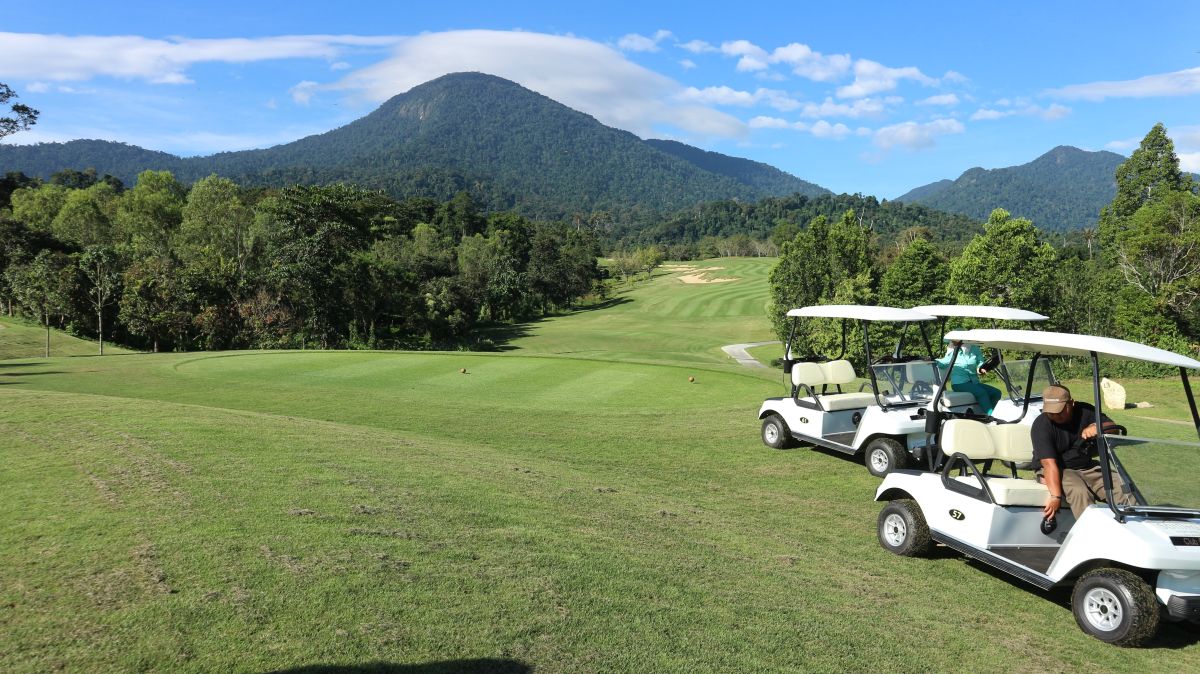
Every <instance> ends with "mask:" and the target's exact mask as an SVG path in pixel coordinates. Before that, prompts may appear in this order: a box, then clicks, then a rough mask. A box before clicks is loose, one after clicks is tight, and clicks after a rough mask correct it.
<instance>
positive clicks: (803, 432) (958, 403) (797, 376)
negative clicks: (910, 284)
mask: <svg viewBox="0 0 1200 674" xmlns="http://www.w3.org/2000/svg"><path fill="white" fill-rule="evenodd" d="M787 315H788V317H789V318H791V319H792V322H791V331H790V334H789V336H788V340H787V344H786V346H785V352H784V353H785V357H784V372H785V374H786V376H788V377H789V380H790V388H791V395H789V396H788V397H781V398H768V399H766V400H765V401H763V404H762V407H760V408H759V411H758V418H759V419H760V420H762V440H763V443H765V444H766V445H767V446H769V447H774V448H776V449H783V448H785V447H789V446H791V445H792V444H794V443H795V442H796V441H799V442H802V443H808V444H812V445H817V446H820V447H825V448H827V449H832V450H835V451H839V452H843V453H846V454H851V455H855V454H858V453H859V452H862V454H863V463H865V464H866V466H867V470H869V471H870V472H871V474H873V475H875V476H877V477H882V476H883V475H886V474H887V473H888V472H889V471H891V470H894V469H896V468H903V467H904V466H906V465H908V463H909V458H910V457H912V458H914V459H917V460H923V459H927V457H926V456H925V453H924V450H925V447H926V446H927V444H928V437H929V435H928V433H927V432H926V424H925V419H924V414H925V411H926V410H925V408H926V407H928V405H929V404H930V403H931V402H932V401H933V399H934V394H935V393H937V392H938V384H939V382H940V381H941V380H942V378H943V377H942V373H941V371H940V370H939V368H938V366H937V364H936V363H934V362H933V354H932V353H930V352H929V340H928V335H927V334H925V330H924V324H927V323H928V322H930V321H933V320H934V318H933V317H932V316H930V315H929V314H925V313H921V312H919V311H913V310H911V309H897V308H893V307H870V306H861V305H817V306H810V307H802V308H800V309H792V310H791V311H788V313H787ZM812 318H833V319H841V320H842V354H841V355H839V356H838V357H836V358H823V357H812V358H807V359H800V358H797V355H796V351H795V350H796V348H797V339H796V338H797V327H798V324H799V322H800V320H801V319H812ZM854 322H856V323H858V324H859V325H860V326H861V328H862V339H863V343H864V346H865V349H866V358H867V362H868V363H870V364H871V365H870V366H869V367H868V368H867V377H866V379H867V380H866V382H864V383H862V384H860V385H859V390H857V391H844V390H843V387H849V386H851V385H853V384H854V382H855V381H857V376H856V373H855V371H854V367H853V365H851V363H850V361H848V360H845V359H844V358H843V356H844V355H845V345H846V338H847V332H848V330H847V326H848V325H849V324H850V323H854ZM873 322H885V323H895V324H898V325H899V327H900V329H901V334H900V338H899V340H898V343H897V345H896V348H895V350H894V351H893V352H892V354H891V355H889V356H884V357H882V358H879V359H878V360H876V359H874V358H873V356H872V351H871V338H870V330H869V324H870V323H873ZM913 325H916V326H917V327H918V329H920V331H921V334H922V337H923V339H922V340H921V341H922V342H923V343H922V344H921V345H920V346H921V347H922V348H923V350H924V354H923V355H918V356H905V355H903V351H904V344H905V335H906V334H907V333H908V330H909V328H910V327H911V326H913ZM941 400H942V401H944V406H945V407H946V408H947V409H949V410H951V411H954V412H957V413H960V414H969V413H971V412H972V411H973V409H972V406H975V405H977V403H976V401H975V396H973V395H971V394H970V393H965V392H951V391H946V392H945V393H944V394H943V395H942V397H941Z"/></svg>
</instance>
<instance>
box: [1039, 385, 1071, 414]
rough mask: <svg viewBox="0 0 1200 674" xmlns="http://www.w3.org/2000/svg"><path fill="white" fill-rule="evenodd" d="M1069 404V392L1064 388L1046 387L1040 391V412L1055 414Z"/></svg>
mask: <svg viewBox="0 0 1200 674" xmlns="http://www.w3.org/2000/svg"><path fill="white" fill-rule="evenodd" d="M1069 402H1071V392H1070V391H1068V390H1067V387H1065V386H1047V387H1046V388H1044V389H1042V412H1049V413H1050V414H1057V413H1059V412H1061V411H1063V408H1064V407H1066V406H1067V403H1069Z"/></svg>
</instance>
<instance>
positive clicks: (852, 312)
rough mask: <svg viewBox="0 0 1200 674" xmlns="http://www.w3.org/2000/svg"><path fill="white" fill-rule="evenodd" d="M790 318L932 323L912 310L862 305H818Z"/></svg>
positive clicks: (922, 314)
mask: <svg viewBox="0 0 1200 674" xmlns="http://www.w3.org/2000/svg"><path fill="white" fill-rule="evenodd" d="M787 315H788V316H789V317H791V318H849V319H852V320H856V321H889V322H898V323H904V322H914V321H932V320H935V319H934V317H933V316H931V315H929V314H926V313H922V312H920V311H914V310H912V309H897V308H896V307H869V306H865V305H862V304H819V305H815V306H811V307H800V308H799V309H792V310H791V311H789V312H787Z"/></svg>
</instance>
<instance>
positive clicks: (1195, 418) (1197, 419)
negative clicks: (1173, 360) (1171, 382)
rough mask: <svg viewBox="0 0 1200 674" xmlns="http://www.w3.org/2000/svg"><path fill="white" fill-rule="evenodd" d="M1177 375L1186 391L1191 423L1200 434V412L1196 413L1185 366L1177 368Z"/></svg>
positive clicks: (1199, 434)
mask: <svg viewBox="0 0 1200 674" xmlns="http://www.w3.org/2000/svg"><path fill="white" fill-rule="evenodd" d="M1179 376H1180V378H1182V379H1183V390H1184V391H1186V392H1187V401H1188V407H1189V408H1191V410H1192V424H1193V425H1194V426H1195V427H1196V435H1198V436H1200V414H1197V413H1196V397H1195V396H1194V395H1192V383H1191V382H1190V381H1188V376H1187V368H1186V367H1181V368H1179Z"/></svg>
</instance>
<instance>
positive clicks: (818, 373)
mask: <svg viewBox="0 0 1200 674" xmlns="http://www.w3.org/2000/svg"><path fill="white" fill-rule="evenodd" d="M854 379H855V375H854V366H853V365H851V364H850V361H848V360H831V361H829V362H828V363H795V364H793V365H792V385H793V386H794V387H795V389H796V396H797V397H796V402H797V403H799V404H801V405H804V406H806V407H814V408H816V409H820V410H824V411H826V412H838V411H841V410H855V409H862V408H864V407H866V406H867V405H871V404H873V403H874V402H875V394H873V393H866V392H859V393H822V394H818V393H817V387H820V386H826V385H829V386H841V385H843V384H850V383H852V382H853V381H854ZM804 389H807V390H808V393H809V396H808V397H804V398H801V397H799V395H800V391H801V390H804Z"/></svg>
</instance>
